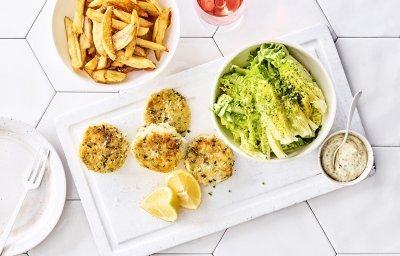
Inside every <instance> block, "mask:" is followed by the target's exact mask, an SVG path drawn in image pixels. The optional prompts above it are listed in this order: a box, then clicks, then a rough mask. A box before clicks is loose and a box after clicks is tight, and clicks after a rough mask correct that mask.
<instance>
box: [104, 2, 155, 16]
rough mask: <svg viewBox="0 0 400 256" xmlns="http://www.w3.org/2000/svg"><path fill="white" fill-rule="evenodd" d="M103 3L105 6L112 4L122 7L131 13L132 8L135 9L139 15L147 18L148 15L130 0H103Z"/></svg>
mask: <svg viewBox="0 0 400 256" xmlns="http://www.w3.org/2000/svg"><path fill="white" fill-rule="evenodd" d="M104 1H105V2H104V4H105V5H106V6H114V7H116V8H118V9H122V10H124V11H125V12H128V13H131V12H132V11H133V10H136V11H137V12H138V14H139V16H140V17H144V18H147V17H148V16H149V15H148V14H147V12H145V11H144V10H143V9H142V8H140V6H139V5H137V4H136V3H134V2H133V1H131V0H104Z"/></svg>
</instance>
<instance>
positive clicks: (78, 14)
mask: <svg viewBox="0 0 400 256" xmlns="http://www.w3.org/2000/svg"><path fill="white" fill-rule="evenodd" d="M84 10H85V0H75V13H74V21H73V28H74V32H75V33H77V34H78V35H79V34H82V33H83V12H84Z"/></svg>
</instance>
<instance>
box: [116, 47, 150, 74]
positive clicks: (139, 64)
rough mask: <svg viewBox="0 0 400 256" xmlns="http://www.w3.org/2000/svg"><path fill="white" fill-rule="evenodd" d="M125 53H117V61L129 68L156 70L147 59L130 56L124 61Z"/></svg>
mask: <svg viewBox="0 0 400 256" xmlns="http://www.w3.org/2000/svg"><path fill="white" fill-rule="evenodd" d="M124 55H125V53H124V52H123V51H118V52H117V61H118V62H121V63H123V64H125V65H127V66H129V67H132V68H138V69H146V70H153V69H155V68H156V65H155V64H154V63H153V62H152V61H151V60H149V59H147V58H144V57H139V56H132V57H130V58H129V59H125V58H124V57H125V56H124Z"/></svg>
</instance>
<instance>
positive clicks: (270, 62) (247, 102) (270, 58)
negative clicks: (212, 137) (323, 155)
mask: <svg viewBox="0 0 400 256" xmlns="http://www.w3.org/2000/svg"><path fill="white" fill-rule="evenodd" d="M219 82H220V89H221V90H222V92H223V93H222V94H221V95H220V96H219V97H218V99H217V102H216V103H215V104H214V106H213V109H212V110H213V112H214V113H215V114H216V115H217V116H218V117H219V118H220V120H221V124H222V125H223V126H225V127H226V128H227V129H228V130H229V131H230V132H231V133H232V136H233V138H234V140H235V141H237V142H238V143H240V148H241V149H242V150H243V151H244V152H246V153H247V154H250V155H252V156H256V157H259V158H264V159H265V158H266V159H270V158H272V157H274V155H275V156H276V157H277V158H285V157H287V155H288V154H289V153H290V152H293V151H295V150H297V149H298V148H300V147H303V146H305V145H307V144H309V143H311V142H312V141H313V140H314V139H315V137H316V136H317V133H318V131H319V129H320V127H321V123H322V118H323V116H324V115H325V114H326V113H327V111H328V107H327V104H326V101H325V97H324V95H323V93H322V91H321V89H320V88H319V86H318V84H317V83H316V82H315V80H314V79H313V78H312V76H311V75H310V73H309V72H308V71H307V69H306V68H305V67H304V66H303V65H302V64H300V63H299V62H298V61H297V60H296V59H295V58H293V57H292V56H291V55H290V54H289V51H288V50H287V49H286V47H285V46H284V45H282V44H278V43H268V44H262V45H261V46H260V47H259V48H258V49H257V50H256V51H254V52H252V53H251V54H250V56H249V59H248V65H247V66H245V67H239V66H236V65H231V69H230V72H228V73H227V74H224V75H223V76H222V77H221V78H220V80H219Z"/></svg>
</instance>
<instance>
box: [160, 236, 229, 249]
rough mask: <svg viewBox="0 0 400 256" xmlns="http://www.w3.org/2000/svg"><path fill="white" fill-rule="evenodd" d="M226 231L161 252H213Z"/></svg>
mask: <svg viewBox="0 0 400 256" xmlns="http://www.w3.org/2000/svg"><path fill="white" fill-rule="evenodd" d="M224 232H225V231H220V232H217V233H214V234H211V235H208V236H205V237H202V238H199V239H196V240H193V241H190V242H187V243H184V244H181V245H178V246H175V247H172V248H170V249H167V250H164V251H162V252H161V253H168V254H169V253H201V254H203V253H213V252H214V250H215V248H216V247H217V245H218V242H219V241H220V239H221V237H222V236H223V234H224Z"/></svg>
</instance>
